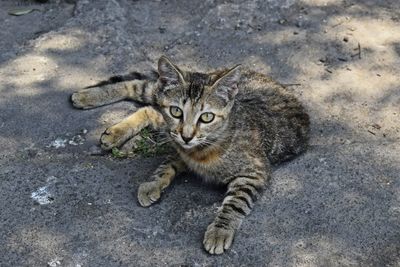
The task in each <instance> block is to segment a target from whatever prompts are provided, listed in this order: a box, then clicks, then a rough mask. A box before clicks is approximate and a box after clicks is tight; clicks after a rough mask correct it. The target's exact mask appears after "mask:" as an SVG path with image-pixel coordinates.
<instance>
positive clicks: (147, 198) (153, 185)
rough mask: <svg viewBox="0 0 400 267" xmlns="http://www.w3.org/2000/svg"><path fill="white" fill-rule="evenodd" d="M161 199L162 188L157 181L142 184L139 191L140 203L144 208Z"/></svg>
mask: <svg viewBox="0 0 400 267" xmlns="http://www.w3.org/2000/svg"><path fill="white" fill-rule="evenodd" d="M160 197H161V186H160V185H159V184H158V183H157V181H152V182H147V183H142V184H141V185H140V186H139V190H138V201H139V203H140V205H141V206H142V207H148V206H150V205H151V204H153V203H154V202H156V201H157V200H159V199H160Z"/></svg>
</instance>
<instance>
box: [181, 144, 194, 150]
mask: <svg viewBox="0 0 400 267" xmlns="http://www.w3.org/2000/svg"><path fill="white" fill-rule="evenodd" d="M179 146H180V147H181V148H182V149H183V150H192V149H194V148H196V147H197V145H187V144H179Z"/></svg>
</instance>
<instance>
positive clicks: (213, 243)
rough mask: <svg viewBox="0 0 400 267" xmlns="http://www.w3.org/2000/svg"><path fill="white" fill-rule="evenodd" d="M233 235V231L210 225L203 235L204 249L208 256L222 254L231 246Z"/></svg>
mask: <svg viewBox="0 0 400 267" xmlns="http://www.w3.org/2000/svg"><path fill="white" fill-rule="evenodd" d="M234 235H235V230H234V229H230V228H229V229H225V228H222V227H218V226H216V224H215V223H211V224H210V225H209V226H208V227H207V231H206V233H205V235H204V241H203V245H204V248H205V250H207V252H208V253H210V254H222V253H224V250H227V249H228V248H229V247H230V246H231V245H232V241H233V236H234Z"/></svg>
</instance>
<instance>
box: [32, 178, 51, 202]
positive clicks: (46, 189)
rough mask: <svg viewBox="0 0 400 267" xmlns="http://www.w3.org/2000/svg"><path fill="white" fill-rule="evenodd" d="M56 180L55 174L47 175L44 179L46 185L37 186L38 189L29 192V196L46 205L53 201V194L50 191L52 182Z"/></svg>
mask: <svg viewBox="0 0 400 267" xmlns="http://www.w3.org/2000/svg"><path fill="white" fill-rule="evenodd" d="M56 181H57V178H56V177H55V176H49V177H48V178H47V179H46V182H47V185H45V186H42V187H39V188H38V190H36V191H35V192H32V193H31V198H32V199H33V200H35V201H36V202H37V203H39V204H40V205H47V204H50V203H52V202H53V201H54V197H53V194H52V193H51V192H50V191H51V188H52V187H53V186H54V183H55V182H56Z"/></svg>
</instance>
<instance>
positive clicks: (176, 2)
mask: <svg viewBox="0 0 400 267" xmlns="http://www.w3.org/2000/svg"><path fill="white" fill-rule="evenodd" d="M27 6H28V7H34V8H38V9H40V10H39V11H34V12H32V13H29V14H26V15H23V16H11V15H9V14H8V11H9V10H11V9H13V8H15V7H27ZM0 7H1V8H0V21H1V23H0V37H1V38H0V92H1V97H0V146H1V147H2V149H1V150H0V205H1V206H0V208H1V212H0V266H76V267H78V266H162V265H167V266H170V265H172V266H400V179H399V173H400V142H399V140H400V116H399V115H400V108H399V107H400V77H399V73H400V2H399V1H396V0H392V1H380V0H344V1H342V0H299V1H295V0H268V1H264V0H249V1H238V0H226V1H222V0H205V1H195V0H171V1H166V0H158V1H157V0H153V1H147V0H136V1H135V0H97V1H94V0H77V1H59V0H58V1H56V0H50V1H49V2H48V3H46V4H37V3H36V2H32V1H27V0H25V1H13V0H3V1H1V2H0ZM162 54H165V55H167V56H169V57H171V58H172V59H174V60H175V62H177V63H179V64H182V65H186V66H188V67H193V68H195V69H198V70H207V69H212V68H217V67H222V66H233V65H234V64H238V63H242V64H243V65H246V66H248V67H251V68H253V69H255V70H258V71H261V72H264V73H266V74H268V75H270V76H272V77H273V78H275V79H276V80H278V81H280V82H281V83H283V84H286V85H287V86H288V88H290V89H291V90H292V91H293V93H294V94H296V95H297V96H298V97H299V98H300V99H301V101H302V102H303V103H304V105H305V106H306V107H307V109H308V111H309V113H310V116H311V118H312V136H311V145H310V149H309V150H308V152H307V153H305V154H304V155H302V156H300V157H298V158H297V159H295V160H293V161H291V162H288V163H286V164H284V165H282V166H279V167H278V168H277V169H276V170H275V172H274V175H273V179H272V181H271V183H270V186H269V188H268V189H267V191H266V192H265V194H264V196H263V198H262V199H261V200H260V201H259V202H258V204H257V206H256V208H255V209H254V212H253V213H252V214H251V215H250V216H249V217H248V218H247V219H246V220H245V221H244V223H243V225H242V228H241V230H240V231H239V232H238V233H237V235H236V239H235V242H234V244H233V246H232V249H230V250H229V251H228V252H227V253H225V254H224V255H222V256H210V255H208V254H207V253H206V252H205V251H204V250H203V248H202V238H203V234H204V231H205V229H206V227H207V225H208V224H209V223H210V222H211V221H212V219H213V217H214V214H215V211H216V209H217V207H218V206H219V205H220V203H221V200H222V198H223V190H220V189H217V188H213V187H212V186H210V185H205V184H202V183H201V182H200V181H198V179H196V178H195V177H191V176H190V175H186V176H184V177H181V179H178V181H177V182H176V183H175V184H174V186H172V188H171V189H169V190H167V192H166V193H165V194H164V196H163V199H162V201H161V202H160V203H159V204H157V205H154V206H152V207H150V208H147V209H146V208H141V207H139V205H138V203H137V201H136V190H137V188H138V185H139V184H140V183H141V182H143V181H146V180H147V179H148V177H149V175H150V174H151V172H152V170H154V169H155V168H156V166H157V164H159V162H160V161H162V158H163V157H162V156H158V157H155V158H142V157H137V158H134V159H123V160H120V159H115V158H113V157H111V156H110V155H102V156H92V155H90V149H91V147H92V146H93V145H95V144H97V140H98V138H99V136H100V133H101V132H102V131H103V130H104V129H105V128H106V127H108V126H110V125H112V124H113V123H115V122H117V121H118V120H120V119H121V118H123V117H124V116H125V115H127V114H129V113H130V112H132V111H134V110H135V108H136V106H135V104H133V103H128V102H122V103H118V104H114V105H111V106H107V107H102V108H98V109H94V110H89V111H81V110H75V109H73V108H72V107H71V105H70V103H69V102H68V98H69V95H70V94H71V93H72V92H74V91H75V90H77V89H79V88H82V87H84V86H88V85H91V84H94V83H95V82H97V81H99V80H101V79H104V78H106V77H109V76H111V75H114V74H117V73H127V72H129V71H133V70H149V69H151V68H152V67H154V66H155V62H156V60H157V58H158V57H159V56H160V55H162Z"/></svg>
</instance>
